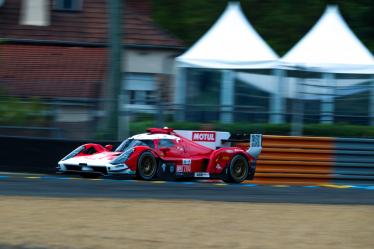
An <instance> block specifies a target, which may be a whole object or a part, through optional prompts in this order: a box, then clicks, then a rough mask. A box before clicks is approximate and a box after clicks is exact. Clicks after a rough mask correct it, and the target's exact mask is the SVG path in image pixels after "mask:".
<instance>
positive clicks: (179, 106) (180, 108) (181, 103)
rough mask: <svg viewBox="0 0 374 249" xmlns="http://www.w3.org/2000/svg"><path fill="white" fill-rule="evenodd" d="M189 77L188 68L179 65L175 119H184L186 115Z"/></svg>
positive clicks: (176, 79) (176, 82)
mask: <svg viewBox="0 0 374 249" xmlns="http://www.w3.org/2000/svg"><path fill="white" fill-rule="evenodd" d="M186 78H187V68H184V67H177V70H176V76H175V89H174V90H175V97H174V103H175V108H176V110H175V120H176V121H179V122H181V121H184V120H185V118H186V115H185V105H186V90H187V87H186V80H187V79H186Z"/></svg>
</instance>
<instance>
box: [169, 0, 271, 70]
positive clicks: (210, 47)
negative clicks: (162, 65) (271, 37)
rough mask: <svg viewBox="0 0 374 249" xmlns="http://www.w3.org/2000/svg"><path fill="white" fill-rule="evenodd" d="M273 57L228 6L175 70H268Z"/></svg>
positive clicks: (238, 10) (237, 12)
mask: <svg viewBox="0 0 374 249" xmlns="http://www.w3.org/2000/svg"><path fill="white" fill-rule="evenodd" d="M277 59H278V56H277V54H276V53H275V52H274V51H273V50H272V49H271V48H270V47H269V46H268V45H267V44H266V42H265V41H264V40H263V39H262V38H261V37H260V36H259V34H258V33H257V32H256V31H255V29H254V28H253V27H252V25H251V24H250V23H249V22H248V21H247V19H246V17H245V16H244V14H243V12H242V9H241V7H240V4H239V3H233V2H231V3H229V4H228V6H227V8H226V10H225V11H224V12H223V14H222V15H221V17H220V18H219V19H218V20H217V21H216V23H215V24H214V25H213V26H212V27H211V28H210V29H209V31H208V32H207V33H205V35H204V36H202V37H201V38H200V39H199V40H198V41H197V42H196V43H195V44H194V45H193V46H192V47H191V48H190V49H189V50H188V51H187V52H185V53H184V54H183V55H181V56H179V57H177V58H176V61H177V65H178V66H179V67H197V68H215V69H251V68H271V67H272V65H273V63H274V62H275V61H276V60H277Z"/></svg>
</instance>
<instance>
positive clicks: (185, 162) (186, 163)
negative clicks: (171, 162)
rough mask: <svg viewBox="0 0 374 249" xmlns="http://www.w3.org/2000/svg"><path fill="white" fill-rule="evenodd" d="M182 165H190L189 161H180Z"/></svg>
mask: <svg viewBox="0 0 374 249" xmlns="http://www.w3.org/2000/svg"><path fill="white" fill-rule="evenodd" d="M182 164H183V165H190V164H191V159H182Z"/></svg>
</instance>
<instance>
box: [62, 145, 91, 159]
mask: <svg viewBox="0 0 374 249" xmlns="http://www.w3.org/2000/svg"><path fill="white" fill-rule="evenodd" d="M84 149H85V147H84V146H83V145H82V146H79V147H78V148H76V149H75V150H73V151H72V152H70V153H69V154H68V155H67V156H66V157H64V158H62V159H61V161H65V160H68V159H70V158H72V157H75V156H76V155H78V154H79V153H80V152H81V151H83V150H84Z"/></svg>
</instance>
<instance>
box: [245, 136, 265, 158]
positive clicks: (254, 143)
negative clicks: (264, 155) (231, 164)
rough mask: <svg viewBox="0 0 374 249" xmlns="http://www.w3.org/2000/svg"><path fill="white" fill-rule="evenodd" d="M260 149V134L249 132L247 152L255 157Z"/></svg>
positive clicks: (259, 152)
mask: <svg viewBox="0 0 374 249" xmlns="http://www.w3.org/2000/svg"><path fill="white" fill-rule="evenodd" d="M261 151H262V134H251V136H250V139H249V148H248V150H247V153H248V154H249V155H251V156H252V157H253V158H254V159H257V158H258V156H259V155H260V154H261Z"/></svg>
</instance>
